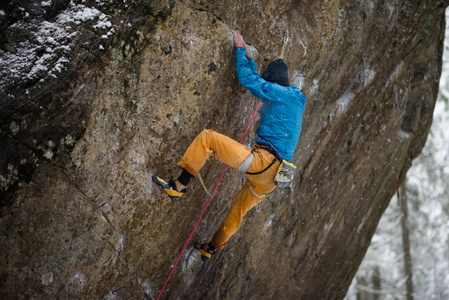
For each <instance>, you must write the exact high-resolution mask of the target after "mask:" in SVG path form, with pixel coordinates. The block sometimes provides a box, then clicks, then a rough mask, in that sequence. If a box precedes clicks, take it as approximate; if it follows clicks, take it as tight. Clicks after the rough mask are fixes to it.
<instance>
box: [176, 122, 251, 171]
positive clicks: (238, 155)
mask: <svg viewBox="0 0 449 300" xmlns="http://www.w3.org/2000/svg"><path fill="white" fill-rule="evenodd" d="M250 152H251V149H250V148H248V147H246V146H245V145H242V144H240V143H239V142H237V141H235V140H233V139H231V138H229V137H227V136H225V135H222V134H219V133H217V132H215V131H213V130H203V131H202V132H201V133H200V134H199V135H198V136H197V137H196V138H195V139H194V140H193V142H192V143H191V144H190V146H189V148H188V149H187V151H186V152H185V154H184V156H183V157H182V158H181V160H180V161H179V162H178V166H179V167H180V168H182V169H184V170H186V171H187V172H189V173H190V174H192V175H193V176H196V174H198V172H199V171H200V169H201V168H202V167H203V165H204V163H205V162H206V160H207V159H208V158H209V157H211V156H213V157H215V158H216V159H217V160H219V161H221V162H223V163H225V164H227V165H229V166H230V167H232V168H235V169H238V168H239V167H240V165H241V164H242V162H243V161H244V160H245V159H246V158H247V157H248V155H249V154H250Z"/></svg>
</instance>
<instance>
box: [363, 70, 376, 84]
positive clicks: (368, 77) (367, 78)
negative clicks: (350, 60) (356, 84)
mask: <svg viewBox="0 0 449 300" xmlns="http://www.w3.org/2000/svg"><path fill="white" fill-rule="evenodd" d="M375 75H376V71H374V70H372V69H364V70H363V86H364V87H367V86H368V85H369V84H370V83H371V82H372V81H373V79H374V76H375Z"/></svg>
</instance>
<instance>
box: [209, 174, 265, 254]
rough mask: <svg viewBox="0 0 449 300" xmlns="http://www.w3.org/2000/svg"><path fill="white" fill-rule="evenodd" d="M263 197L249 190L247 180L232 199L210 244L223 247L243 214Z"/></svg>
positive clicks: (237, 226) (238, 225)
mask: <svg viewBox="0 0 449 300" xmlns="http://www.w3.org/2000/svg"><path fill="white" fill-rule="evenodd" d="M264 198H265V196H260V197H258V196H255V195H254V194H253V192H251V189H250V185H249V182H246V183H245V185H244V186H243V187H242V188H241V189H240V191H239V192H238V193H237V194H236V195H235V196H234V198H233V199H232V203H231V207H230V208H229V210H228V213H227V215H226V217H225V218H224V220H223V222H222V223H221V225H220V227H219V228H218V230H217V232H216V233H215V236H214V238H213V239H212V241H211V245H212V246H213V247H215V248H217V249H223V248H224V247H225V246H226V244H227V243H228V240H229V238H230V237H231V236H232V235H233V234H234V233H235V232H236V231H237V229H239V227H240V224H241V223H242V219H243V216H244V215H245V214H246V213H247V212H248V211H249V210H250V209H251V208H253V207H254V206H255V205H256V204H257V203H259V202H260V201H262V200H263V199H264Z"/></svg>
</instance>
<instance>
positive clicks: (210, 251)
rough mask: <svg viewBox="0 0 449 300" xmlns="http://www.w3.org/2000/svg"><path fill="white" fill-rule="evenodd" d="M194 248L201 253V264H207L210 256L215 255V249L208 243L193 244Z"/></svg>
mask: <svg viewBox="0 0 449 300" xmlns="http://www.w3.org/2000/svg"><path fill="white" fill-rule="evenodd" d="M195 248H196V250H198V251H199V252H200V253H201V260H202V261H203V262H208V261H209V259H210V258H211V257H212V255H214V254H215V253H217V248H215V247H213V246H212V245H211V244H210V243H206V244H200V243H197V244H195Z"/></svg>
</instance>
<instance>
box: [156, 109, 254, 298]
mask: <svg viewBox="0 0 449 300" xmlns="http://www.w3.org/2000/svg"><path fill="white" fill-rule="evenodd" d="M261 104H262V102H260V101H259V104H258V105H257V107H256V109H255V110H254V113H253V115H252V117H251V119H250V120H249V123H248V125H247V126H246V129H245V131H244V132H243V135H242V137H241V138H240V140H239V143H241V142H242V140H243V138H244V137H245V135H246V133H247V132H248V130H249V127H250V125H251V123H252V122H253V120H254V117H255V116H256V113H257V111H258V110H259V108H260V106H261ZM228 168H229V166H228V165H227V166H226V167H225V169H224V170H223V172H222V173H221V176H220V178H219V179H218V182H217V184H216V185H215V188H214V190H213V191H212V194H210V196H209V200H207V202H206V205H205V206H204V208H203V211H202V212H201V215H200V217H199V218H198V221H196V224H195V226H194V227H193V230H192V232H191V233H190V236H189V238H188V239H187V242H186V243H185V244H184V247H183V248H182V251H181V254H179V256H178V259H177V260H176V262H175V264H174V265H173V268H172V270H171V272H170V274H169V275H168V277H167V280H166V281H165V283H164V286H163V287H162V289H161V291H160V292H159V295H158V296H157V298H156V300H159V298H160V297H161V295H162V292H163V291H164V289H165V287H166V286H167V283H168V281H169V280H170V277H171V276H172V274H173V272H174V270H175V268H176V266H177V265H178V263H179V261H180V260H181V257H182V255H183V254H184V251H185V250H186V248H187V245H188V244H189V242H190V240H191V239H192V236H193V233H194V232H195V230H196V228H197V227H198V224H199V223H200V221H201V219H202V218H203V215H204V213H205V212H206V208H207V207H208V206H209V203H210V200H211V199H212V196H213V195H214V194H215V191H216V190H217V188H218V185H219V184H220V182H221V180H222V179H223V176H224V174H225V173H226V171H227V170H228ZM201 181H202V180H201ZM204 188H205V189H206V187H205V186H204ZM206 191H207V189H206ZM208 194H209V193H208Z"/></svg>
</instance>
